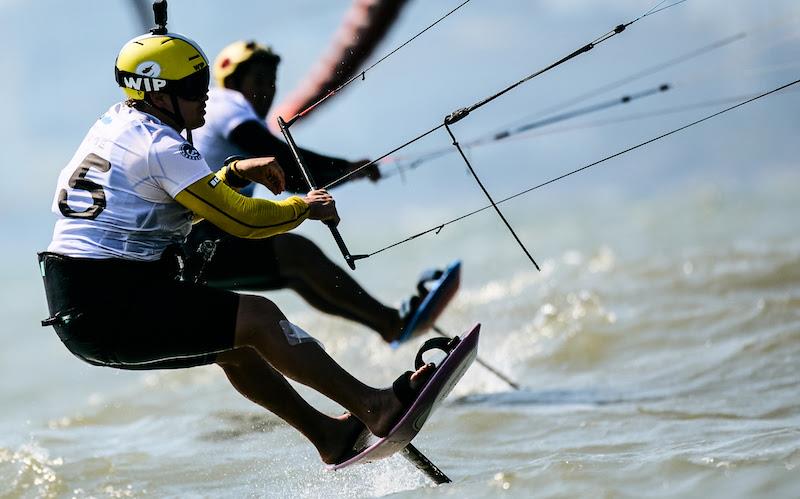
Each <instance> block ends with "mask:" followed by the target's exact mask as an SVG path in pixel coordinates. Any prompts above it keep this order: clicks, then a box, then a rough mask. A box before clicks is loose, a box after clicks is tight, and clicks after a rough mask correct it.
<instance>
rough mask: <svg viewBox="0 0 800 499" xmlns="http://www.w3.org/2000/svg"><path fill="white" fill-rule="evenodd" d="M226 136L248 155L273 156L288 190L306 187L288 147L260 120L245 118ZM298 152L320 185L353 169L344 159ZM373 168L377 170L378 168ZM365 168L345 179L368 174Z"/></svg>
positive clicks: (298, 190)
mask: <svg viewBox="0 0 800 499" xmlns="http://www.w3.org/2000/svg"><path fill="white" fill-rule="evenodd" d="M228 139H229V140H230V141H231V142H233V143H234V144H235V145H236V146H237V147H239V148H240V149H242V150H243V151H245V152H247V154H249V155H252V156H274V157H275V158H276V159H277V160H278V163H280V165H281V166H282V167H283V170H284V172H285V174H286V190H288V191H289V192H295V193H298V192H306V191H307V190H308V186H307V185H306V182H305V179H304V178H303V174H302V173H301V172H300V170H299V168H298V167H297V163H296V162H295V160H294V156H293V155H292V151H291V150H290V149H289V146H288V145H287V144H286V143H285V142H283V141H282V140H280V139H279V138H277V137H275V136H274V135H272V134H271V133H270V132H269V130H267V128H266V127H265V126H264V125H263V124H261V123H260V122H258V121H252V120H251V121H245V122H244V123H242V124H241V125H239V126H237V127H236V128H234V129H233V131H231V133H230V136H229V137H228ZM300 154H301V155H302V156H303V159H304V160H305V162H306V165H307V166H308V169H309V171H310V173H311V176H312V177H314V180H316V181H317V183H318V184H319V185H326V184H328V183H329V182H331V181H332V180H335V179H337V178H339V177H341V176H343V175H345V174H346V173H347V172H349V171H350V170H352V169H353V168H354V166H353V165H354V164H353V163H350V162H349V161H346V160H344V159H340V158H334V157H330V156H324V155H322V154H317V153H315V152H312V151H309V150H306V149H300ZM375 169H376V170H377V168H375ZM368 170H369V169H366V171H365V173H364V174H362V175H358V174H356V175H353V177H351V178H350V179H348V180H353V179H355V178H358V177H361V176H364V175H369V173H370V172H369V171H368ZM372 177H374V174H373V175H372V176H371V178H372Z"/></svg>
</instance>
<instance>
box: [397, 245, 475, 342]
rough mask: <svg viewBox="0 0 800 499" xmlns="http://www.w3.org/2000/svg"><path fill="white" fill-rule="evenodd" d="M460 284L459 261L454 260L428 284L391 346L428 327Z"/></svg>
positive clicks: (416, 334)
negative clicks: (423, 295)
mask: <svg viewBox="0 0 800 499" xmlns="http://www.w3.org/2000/svg"><path fill="white" fill-rule="evenodd" d="M460 284H461V261H460V260H456V261H455V262H453V263H451V264H450V265H448V266H447V268H446V269H445V270H444V272H443V273H442V275H441V276H440V277H439V278H438V279H436V280H435V281H433V282H432V284H430V285H429V287H428V294H427V295H425V298H423V299H422V302H421V303H420V304H419V307H417V310H416V311H415V312H414V315H413V316H412V317H411V319H410V320H409V321H408V324H406V327H405V328H404V329H403V332H402V333H400V336H398V337H397V339H396V340H394V341H393V342H392V348H397V347H398V346H400V344H401V343H404V342H406V341H408V340H410V339H411V338H413V337H415V336H418V335H420V334H422V333H424V332H425V331H427V330H428V329H430V328H431V327H432V326H433V323H434V322H435V321H436V319H438V318H439V315H441V313H442V312H443V311H444V309H445V307H447V304H448V303H450V300H452V299H453V296H455V294H456V291H458V286H459V285H460Z"/></svg>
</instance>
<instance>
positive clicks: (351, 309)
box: [274, 234, 402, 341]
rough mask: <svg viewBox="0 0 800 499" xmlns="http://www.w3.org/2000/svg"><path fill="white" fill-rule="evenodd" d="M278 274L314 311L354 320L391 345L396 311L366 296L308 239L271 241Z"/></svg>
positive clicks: (395, 332)
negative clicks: (278, 270)
mask: <svg viewBox="0 0 800 499" xmlns="http://www.w3.org/2000/svg"><path fill="white" fill-rule="evenodd" d="M274 248H275V256H276V257H277V259H278V261H279V262H280V266H279V268H280V273H281V276H282V277H284V278H285V279H286V280H287V282H288V284H289V287H291V288H292V289H293V290H294V291H296V292H297V293H298V294H300V296H302V297H303V298H304V299H305V300H306V301H307V302H308V303H310V304H311V305H312V306H314V307H315V308H317V309H319V310H321V311H323V312H326V313H329V314H332V315H338V316H340V317H344V318H346V319H350V320H354V321H356V322H360V323H361V324H364V325H366V326H367V327H370V328H372V329H373V330H375V331H377V332H378V333H380V335H381V336H382V337H383V339H384V340H386V341H392V340H393V339H394V338H396V337H397V335H398V334H399V333H400V329H401V327H402V323H401V320H400V316H399V315H398V312H397V309H395V308H392V307H387V306H385V305H383V304H382V303H381V302H379V301H378V300H376V299H375V298H373V297H372V296H371V295H370V294H369V293H367V292H366V291H365V290H364V289H363V288H362V287H361V286H360V285H359V284H358V283H357V282H356V281H355V280H354V279H353V278H352V277H350V274H348V273H347V272H346V271H344V270H343V269H342V268H341V267H339V266H338V265H336V264H334V263H333V262H332V261H331V260H330V259H328V257H327V256H325V254H324V253H323V252H322V251H321V250H320V249H319V248H318V247H317V246H316V245H315V244H314V243H313V242H311V241H309V240H308V239H306V238H304V237H302V236H297V235H294V234H282V235H281V236H280V237H276V238H275V240H274Z"/></svg>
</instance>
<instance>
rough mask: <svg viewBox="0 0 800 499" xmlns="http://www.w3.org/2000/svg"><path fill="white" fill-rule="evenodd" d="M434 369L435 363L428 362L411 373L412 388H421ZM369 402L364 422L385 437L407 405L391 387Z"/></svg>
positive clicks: (375, 433)
mask: <svg viewBox="0 0 800 499" xmlns="http://www.w3.org/2000/svg"><path fill="white" fill-rule="evenodd" d="M434 371H435V366H434V365H433V364H426V365H424V366H422V367H420V368H419V369H417V371H416V372H415V373H414V374H412V375H411V389H412V390H417V389H419V388H420V387H421V386H422V385H423V384H425V382H426V381H427V380H428V379H429V378H430V377H431V376H432V375H433V373H434ZM368 403H369V404H370V405H371V409H370V410H369V411H367V415H366V416H365V418H364V422H365V423H366V425H367V427H368V428H369V430H370V431H371V432H372V434H373V435H375V436H378V437H385V436H386V435H387V434H388V433H389V431H390V430H391V429H392V428H394V425H395V424H396V423H397V421H398V418H399V417H400V415H401V414H402V413H403V410H404V409H405V407H404V406H403V404H402V403H401V402H400V400H399V399H398V398H397V395H395V394H394V391H393V390H392V389H391V388H387V389H385V390H380V391H378V392H377V393H376V395H375V397H374V400H372V401H369V402H368Z"/></svg>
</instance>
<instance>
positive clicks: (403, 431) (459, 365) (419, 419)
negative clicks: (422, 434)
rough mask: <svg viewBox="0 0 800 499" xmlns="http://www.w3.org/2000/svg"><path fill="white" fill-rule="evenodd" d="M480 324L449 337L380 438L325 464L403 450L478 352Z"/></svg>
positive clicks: (367, 460)
mask: <svg viewBox="0 0 800 499" xmlns="http://www.w3.org/2000/svg"><path fill="white" fill-rule="evenodd" d="M480 330H481V325H480V324H475V325H474V326H473V327H472V329H470V330H469V331H468V332H467V333H466V334H464V335H463V336H462V337H461V338H459V337H455V338H454V339H453V340H451V341H456V342H457V344H456V345H455V347H454V348H453V350H451V351H450V353H449V354H447V357H445V358H444V360H443V361H442V362H441V364H439V366H438V367H437V368H436V371H435V372H434V373H433V375H432V376H431V377H430V379H428V382H427V383H425V386H423V387H422V388H421V389H420V391H419V392H418V394H417V398H416V399H415V400H414V402H413V403H412V404H411V405H410V406H409V407H408V408H407V409H406V412H405V413H404V414H403V416H402V417H401V418H400V419H399V420H398V422H397V424H395V426H394V428H392V430H391V431H390V432H389V434H388V435H386V436H385V437H383V438H380V439H377V440H374V441H373V442H372V443H371V444H370V445H368V446H367V447H366V448H364V449H363V450H361V451H360V452H359V453H358V454H356V455H355V456H353V457H351V458H349V459H347V460H346V461H343V462H341V463H338V464H331V465H328V466H327V468H328V469H329V470H338V469H341V468H344V467H347V466H350V465H351V464H356V463H359V464H365V463H370V462H373V461H377V460H378V459H383V458H386V457H389V456H391V455H392V454H394V453H396V452H398V451H401V450H403V449H404V448H405V447H406V446H407V445H408V444H409V443H411V440H413V438H414V437H415V436H417V433H419V431H420V430H421V429H422V426H423V425H424V424H425V422H426V421H427V420H428V417H430V415H431V414H432V413H433V411H435V410H436V408H437V407H438V406H439V405H440V404H441V403H442V401H443V400H444V399H445V397H447V395H448V394H449V393H450V391H451V390H452V389H453V388H454V387H455V386H456V383H458V382H459V380H460V379H461V378H462V377H463V376H464V373H465V372H466V371H467V369H468V368H469V366H470V365H471V364H472V362H473V361H474V360H475V357H476V356H477V355H478V339H479V337H480ZM375 438H376V437H373V439H375Z"/></svg>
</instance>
